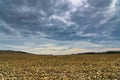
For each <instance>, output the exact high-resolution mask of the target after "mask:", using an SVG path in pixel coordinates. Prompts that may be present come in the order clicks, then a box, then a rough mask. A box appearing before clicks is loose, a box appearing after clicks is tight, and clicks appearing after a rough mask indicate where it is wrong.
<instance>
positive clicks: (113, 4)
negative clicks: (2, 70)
mask: <svg viewBox="0 0 120 80" xmlns="http://www.w3.org/2000/svg"><path fill="white" fill-rule="evenodd" d="M0 50H21V51H26V52H31V53H36V54H55V55H57V54H59V55H63V54H73V53H80V52H90V51H95V52H99V51H108V50H120V1H119V0H0Z"/></svg>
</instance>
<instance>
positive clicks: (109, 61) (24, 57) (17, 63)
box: [0, 54, 120, 80]
mask: <svg viewBox="0 0 120 80" xmlns="http://www.w3.org/2000/svg"><path fill="white" fill-rule="evenodd" d="M0 80H120V54H99V55H96V54H95V55H94V54H92V55H88V54H81V55H69V56H52V55H48V56H44V55H29V54H5V55H0Z"/></svg>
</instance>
